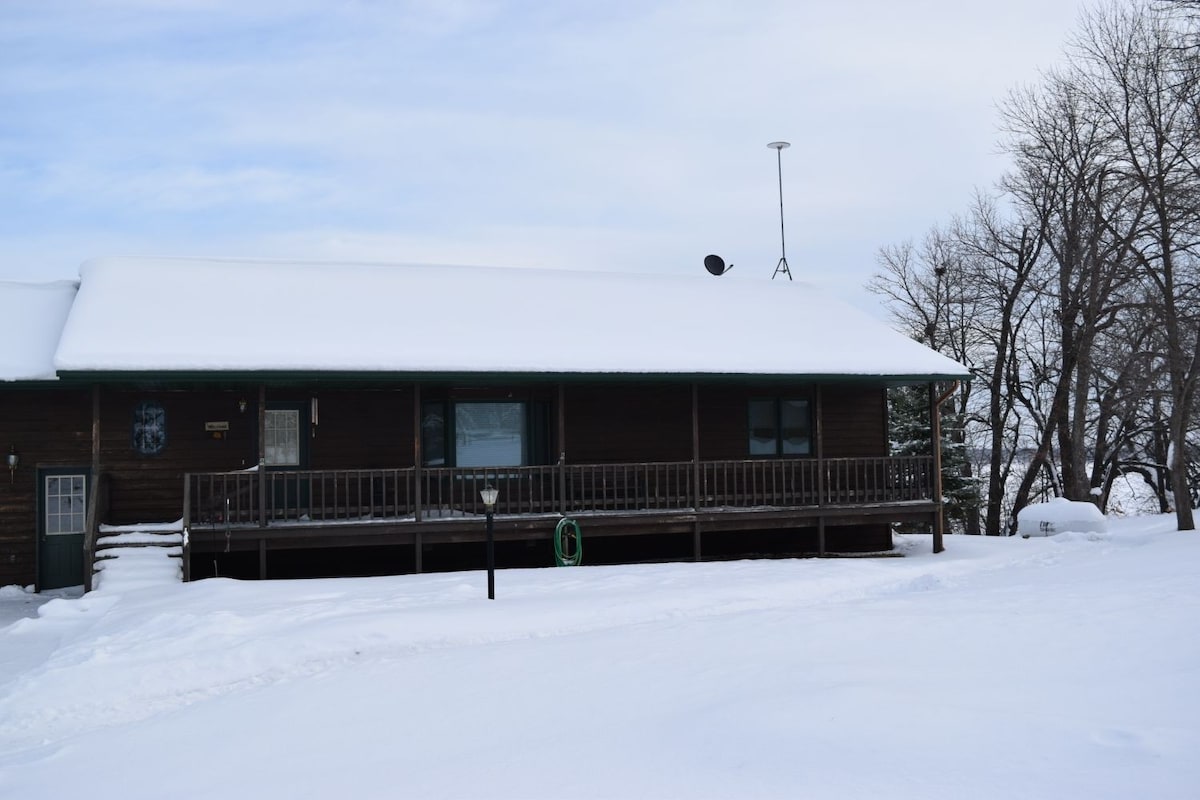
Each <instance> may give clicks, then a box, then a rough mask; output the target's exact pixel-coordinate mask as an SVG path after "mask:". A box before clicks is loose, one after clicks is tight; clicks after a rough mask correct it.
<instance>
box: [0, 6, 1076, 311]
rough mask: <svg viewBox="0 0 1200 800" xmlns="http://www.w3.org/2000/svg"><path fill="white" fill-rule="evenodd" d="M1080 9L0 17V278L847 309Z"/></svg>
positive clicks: (948, 207) (936, 208)
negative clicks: (743, 281) (343, 270)
mask: <svg viewBox="0 0 1200 800" xmlns="http://www.w3.org/2000/svg"><path fill="white" fill-rule="evenodd" d="M1081 5H1082V4H1081V3H1080V2H1076V0H1009V1H1008V2H1005V3H994V2H975V0H928V1H926V2H920V1H919V0H910V1H909V2H903V3H897V2H888V1H887V0H862V2H844V3H817V2H770V1H767V2H756V1H755V0H748V1H743V2H704V0H699V1H698V2H697V1H693V2H686V1H684V0H678V1H675V2H659V1H657V0H646V1H645V2H629V1H627V0H607V1H606V2H586V3H585V2H578V3H576V2H556V3H551V2H519V1H517V2H505V1H504V0H494V1H492V0H443V1H442V2H436V1H435V0H414V1H413V2H403V1H400V0H398V1H397V2H382V1H379V2H372V0H357V1H354V0H346V1H345V2H333V1H332V0H328V1H327V2H317V1H316V0H286V1H281V2H273V1H271V0H260V1H259V2H245V0H173V1H172V2H159V1H158V0H88V1H87V2H67V1H66V0H64V1H62V2H57V1H56V0H4V2H0V109H2V113H0V180H2V181H3V186H4V187H5V191H4V192H2V193H0V278H16V279H43V278H45V279H50V278H59V277H71V276H74V275H75V274H76V270H77V269H78V265H79V263H80V262H81V261H83V260H85V259H87V258H90V257H96V256H111V255H129V254H153V255H179V256H261V257H270V258H283V259H292V258H295V259H306V260H367V261H396V262H424V263H457V264H484V265H502V266H534V267H563V268H572V269H613V270H621V271H636V272H677V273H692V272H698V271H699V270H701V269H702V266H701V261H702V259H703V257H704V255H705V254H707V253H710V252H713V253H719V254H721V255H723V256H724V257H725V258H726V260H728V261H731V262H733V263H734V264H735V265H736V266H735V269H736V270H738V271H745V272H751V273H758V274H761V275H762V276H763V277H769V276H770V274H771V272H772V271H773V269H774V267H775V264H776V262H777V260H778V258H779V216H778V215H779V207H778V202H779V200H778V194H777V185H776V164H775V152H774V151H772V150H769V149H768V148H767V147H766V144H767V142H770V141H773V140H777V139H784V140H788V141H790V142H791V143H792V147H791V148H790V149H788V150H785V151H784V152H783V181H784V204H785V211H786V223H787V240H788V261H789V263H790V265H791V268H792V272H793V274H794V275H795V276H796V278H797V279H806V280H812V281H814V282H816V283H820V284H823V285H826V286H828V287H830V288H832V289H834V290H835V291H836V292H838V293H839V294H841V295H842V296H844V297H846V298H847V299H850V300H851V301H852V302H855V303H857V304H859V305H861V306H864V307H868V308H869V307H870V306H871V305H872V304H873V302H874V300H873V298H871V297H870V296H869V295H865V294H863V293H862V292H861V290H860V287H861V285H862V284H863V283H864V282H865V281H866V280H867V278H869V276H870V275H871V274H872V273H873V272H874V270H875V268H876V266H875V253H876V251H877V250H878V249H879V247H881V246H883V245H886V244H891V243H894V242H897V241H900V240H903V239H905V238H908V237H914V238H917V237H920V236H921V235H922V234H923V233H924V232H925V230H926V229H927V228H928V227H929V226H930V225H931V224H933V223H936V222H941V221H944V220H945V219H946V218H947V217H948V216H949V215H950V214H953V213H956V212H958V211H960V210H962V209H963V208H964V207H965V206H966V204H967V202H968V200H969V198H970V195H971V193H972V191H973V189H974V188H975V187H976V186H983V185H987V184H989V183H990V182H991V181H993V180H994V179H995V178H996V177H997V176H998V175H999V174H1000V173H1001V171H1002V170H1003V169H1004V166H1005V162H1004V159H1003V158H1002V157H1001V156H999V155H998V154H997V144H996V143H997V131H996V125H997V120H996V113H995V106H996V102H997V101H998V100H999V99H1001V98H1002V97H1003V96H1004V94H1005V93H1006V92H1007V91H1008V90H1009V89H1010V88H1012V87H1015V86H1017V85H1020V84H1023V83H1030V82H1034V81H1036V80H1037V75H1038V70H1039V68H1046V67H1049V66H1052V65H1053V64H1054V63H1055V62H1056V61H1057V60H1058V59H1059V57H1060V53H1061V49H1062V45H1063V43H1064V41H1065V39H1066V37H1067V35H1068V34H1069V32H1070V31H1071V29H1072V28H1073V27H1074V24H1075V21H1076V18H1077V15H1078V12H1079V10H1080V8H1081Z"/></svg>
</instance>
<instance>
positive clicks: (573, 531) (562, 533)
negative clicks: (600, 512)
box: [554, 517, 583, 567]
mask: <svg viewBox="0 0 1200 800" xmlns="http://www.w3.org/2000/svg"><path fill="white" fill-rule="evenodd" d="M571 542H573V543H574V547H571V546H570V543H571ZM568 550H570V551H571V552H570V554H568V552H567V551H568ZM554 560H555V562H556V563H557V564H558V566H560V567H577V566H579V563H580V562H581V561H583V535H582V534H581V533H580V532H579V523H578V522H576V521H575V520H573V519H571V518H570V517H563V518H562V519H560V520H559V521H558V525H556V526H555V527H554Z"/></svg>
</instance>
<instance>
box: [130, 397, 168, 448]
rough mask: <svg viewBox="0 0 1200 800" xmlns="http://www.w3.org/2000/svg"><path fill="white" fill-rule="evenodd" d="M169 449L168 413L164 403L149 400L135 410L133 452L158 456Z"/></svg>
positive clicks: (138, 405)
mask: <svg viewBox="0 0 1200 800" xmlns="http://www.w3.org/2000/svg"><path fill="white" fill-rule="evenodd" d="M166 447H167V412H166V411H164V410H163V407H162V403H157V402H154V401H153V400H147V401H145V402H142V403H138V404H137V407H136V408H134V409H133V450H134V452H135V453H137V454H138V455H143V456H156V455H158V454H159V453H161V452H162V451H163V450H165V449H166Z"/></svg>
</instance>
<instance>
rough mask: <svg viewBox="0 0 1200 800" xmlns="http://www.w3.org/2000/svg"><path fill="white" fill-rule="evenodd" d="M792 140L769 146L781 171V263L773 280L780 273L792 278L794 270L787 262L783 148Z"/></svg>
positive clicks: (776, 266) (773, 275) (772, 143)
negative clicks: (784, 224)
mask: <svg viewBox="0 0 1200 800" xmlns="http://www.w3.org/2000/svg"><path fill="white" fill-rule="evenodd" d="M791 146H792V145H791V143H790V142H771V143H770V144H768V145H767V147H769V148H771V149H772V150H774V151H775V165H776V167H777V168H778V171H779V263H778V264H776V265H775V271H774V272H773V273H771V280H775V277H776V276H777V275H779V273H781V272H782V273H783V274H784V275H787V279H788V280H789V281H790V280H791V279H792V271H791V270H790V269H788V263H787V240H786V239H785V238H784V235H783V150H784V148H785V147H791Z"/></svg>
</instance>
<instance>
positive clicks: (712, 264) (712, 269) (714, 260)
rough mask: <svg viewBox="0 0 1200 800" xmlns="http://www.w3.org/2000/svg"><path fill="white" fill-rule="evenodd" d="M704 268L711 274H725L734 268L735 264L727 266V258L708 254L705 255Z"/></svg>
mask: <svg viewBox="0 0 1200 800" xmlns="http://www.w3.org/2000/svg"><path fill="white" fill-rule="evenodd" d="M704 268H705V269H706V270H708V272H709V274H710V275H724V274H725V273H726V272H729V270H731V269H733V264H730V265H729V266H725V259H723V258H721V257H720V256H713V255H708V256H705V257H704Z"/></svg>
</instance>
